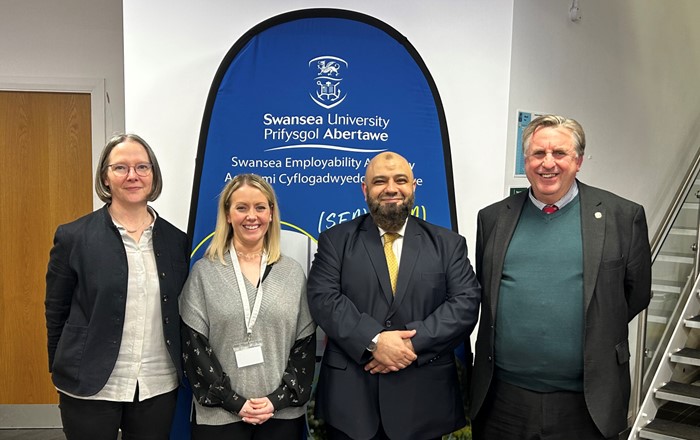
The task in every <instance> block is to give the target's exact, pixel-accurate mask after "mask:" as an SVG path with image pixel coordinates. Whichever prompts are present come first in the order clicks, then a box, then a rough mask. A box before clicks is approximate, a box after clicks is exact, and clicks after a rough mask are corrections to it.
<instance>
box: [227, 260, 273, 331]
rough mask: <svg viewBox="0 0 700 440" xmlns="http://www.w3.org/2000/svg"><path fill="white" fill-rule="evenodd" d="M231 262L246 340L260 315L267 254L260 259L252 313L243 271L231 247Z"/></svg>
mask: <svg viewBox="0 0 700 440" xmlns="http://www.w3.org/2000/svg"><path fill="white" fill-rule="evenodd" d="M229 253H230V255H231V262H232V263H233V271H234V272H235V273H236V282H237V283H238V292H239V293H240V294H241V302H242V303H243V318H244V322H245V329H246V333H247V334H248V338H250V335H251V334H252V333H253V326H254V325H255V321H257V319H258V314H259V313H260V305H261V304H262V297H263V285H262V277H263V275H264V274H265V268H266V267H267V252H263V254H262V258H261V259H260V282H259V283H258V293H257V295H255V301H254V303H253V312H252V313H251V311H250V299H248V289H247V288H246V286H245V280H244V279H243V271H242V270H241V264H240V263H239V262H238V257H237V256H236V249H235V248H234V247H233V246H231V251H230V252H229Z"/></svg>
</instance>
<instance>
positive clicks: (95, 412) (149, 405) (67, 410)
mask: <svg viewBox="0 0 700 440" xmlns="http://www.w3.org/2000/svg"><path fill="white" fill-rule="evenodd" d="M58 395H59V405H58V407H59V408H60V409H61V420H62V421H63V432H64V433H65V434H66V439H67V440H115V439H116V438H117V434H118V432H119V429H121V430H122V440H168V438H169V437H170V426H171V425H172V422H173V414H174V413H175V404H176V402H177V389H175V390H173V391H171V392H168V393H165V394H161V395H160V396H155V397H152V398H150V399H146V400H144V401H143V402H139V401H138V397H135V398H134V401H133V402H112V401H109V400H86V399H76V398H75V397H70V396H67V395H65V394H63V393H61V392H59V393H58ZM136 396H138V388H137V391H136Z"/></svg>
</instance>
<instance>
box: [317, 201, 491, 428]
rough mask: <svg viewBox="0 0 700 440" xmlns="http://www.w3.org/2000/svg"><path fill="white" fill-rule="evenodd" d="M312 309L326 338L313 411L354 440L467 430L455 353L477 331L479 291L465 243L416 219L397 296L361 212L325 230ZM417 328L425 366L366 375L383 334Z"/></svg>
mask: <svg viewBox="0 0 700 440" xmlns="http://www.w3.org/2000/svg"><path fill="white" fill-rule="evenodd" d="M307 291H308V297H309V308H310V310H311V314H312V315H313V317H314V319H315V320H316V322H317V323H318V325H319V326H320V327H321V328H322V329H323V330H324V331H325V333H326V334H327V335H328V344H327V346H326V350H325V353H324V356H323V362H322V365H321V371H320V377H319V380H318V387H317V397H316V410H317V412H316V413H317V415H318V416H319V417H320V418H322V419H324V420H325V422H326V423H328V424H330V425H331V426H333V427H335V428H337V429H339V430H341V431H343V432H345V433H346V434H347V435H349V436H350V437H352V438H354V439H367V438H370V437H372V436H373V435H374V434H375V433H376V432H377V430H378V428H379V423H380V421H381V423H382V426H383V428H384V431H385V432H386V433H387V434H388V435H389V437H390V438H434V437H438V436H440V435H442V434H445V433H449V432H452V431H454V430H457V429H459V428H460V427H462V426H464V424H465V423H466V421H465V417H464V407H463V401H462V398H461V396H460V390H459V384H458V380H457V370H456V364H455V358H454V354H453V350H454V349H455V347H456V346H457V345H458V344H459V343H461V342H462V341H463V340H464V339H465V337H468V335H469V334H470V333H471V331H472V330H473V328H474V326H475V324H476V320H477V314H478V307H479V300H480V295H481V290H480V288H479V285H478V283H477V281H476V275H475V273H474V271H473V270H472V267H471V264H470V262H469V259H468V258H467V245H466V241H465V240H464V237H461V236H460V235H458V234H457V233H455V232H452V231H450V230H447V229H445V228H441V227H438V226H435V225H431V224H429V223H426V222H424V221H422V220H419V219H417V218H415V217H409V219H408V223H407V225H406V230H405V236H404V239H403V250H402V253H401V260H400V267H399V275H398V280H397V286H396V295H395V296H392V293H391V282H390V280H389V270H388V268H387V264H386V259H385V257H384V251H383V246H382V241H381V238H380V236H379V230H378V228H377V226H376V225H375V223H374V221H373V220H372V217H371V216H370V215H364V216H362V217H359V218H356V219H355V220H353V221H351V222H347V223H342V224H340V225H337V226H335V227H333V228H331V229H329V230H327V231H325V232H323V233H322V234H321V235H320V237H319V241H318V252H317V253H316V257H315V259H314V262H313V265H312V267H311V271H310V273H309V280H308V286H307ZM405 329H415V330H416V335H415V336H414V337H413V339H412V340H411V341H412V343H413V347H414V349H415V351H416V354H417V355H418V359H417V360H416V361H415V362H413V364H411V365H410V366H409V367H407V368H405V369H403V370H400V371H398V372H392V373H387V374H376V375H372V374H370V373H368V372H366V371H364V369H363V368H364V365H365V364H366V363H367V362H368V361H369V359H370V353H369V352H368V351H367V347H368V345H369V343H370V341H371V340H372V338H373V337H374V336H375V335H377V334H378V333H380V332H382V331H384V330H405Z"/></svg>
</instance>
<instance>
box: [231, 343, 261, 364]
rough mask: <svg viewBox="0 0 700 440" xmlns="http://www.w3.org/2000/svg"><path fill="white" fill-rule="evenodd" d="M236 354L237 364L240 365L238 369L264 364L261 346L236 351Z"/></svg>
mask: <svg viewBox="0 0 700 440" xmlns="http://www.w3.org/2000/svg"><path fill="white" fill-rule="evenodd" d="M235 353H236V364H238V368H244V367H249V366H251V365H258V364H262V363H263V362H264V361H263V353H262V347H261V346H260V345H256V346H253V347H247V348H241V349H239V350H236V352H235Z"/></svg>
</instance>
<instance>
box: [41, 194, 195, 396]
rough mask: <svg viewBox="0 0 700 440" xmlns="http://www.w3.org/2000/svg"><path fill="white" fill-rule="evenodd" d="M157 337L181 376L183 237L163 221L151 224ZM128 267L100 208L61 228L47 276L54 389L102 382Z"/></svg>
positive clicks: (95, 387) (80, 392)
mask: <svg viewBox="0 0 700 440" xmlns="http://www.w3.org/2000/svg"><path fill="white" fill-rule="evenodd" d="M153 250H154V253H155V256H156V266H157V269H158V278H159V281H160V296H161V298H160V299H161V302H160V304H161V312H162V319H163V338H164V339H165V343H166V345H167V348H168V352H169V353H170V356H171V358H172V360H173V364H174V365H175V367H176V368H177V372H178V376H181V375H182V365H181V356H180V315H179V313H178V301H177V300H178V296H179V295H180V290H181V289H182V286H183V284H184V283H185V279H186V278H187V273H188V270H189V261H188V260H189V257H188V255H189V246H188V240H187V236H186V235H185V234H184V233H183V232H182V231H180V230H179V229H177V228H176V227H175V226H173V225H171V224H170V223H168V222H167V221H165V220H163V218H161V217H158V218H157V219H156V222H155V225H154V227H153ZM127 282H128V266H127V257H126V251H125V249H124V244H123V242H122V238H121V235H120V234H119V231H118V230H117V228H116V226H114V223H113V222H112V219H111V217H110V215H109V212H108V211H107V206H106V205H105V206H104V207H103V208H102V209H99V210H97V211H95V212H93V213H91V214H88V215H86V216H84V217H81V218H79V219H78V220H75V221H73V222H71V223H68V224H65V225H61V226H59V227H58V229H57V230H56V234H55V236H54V246H53V248H52V249H51V253H50V257H49V266H48V271H47V273H46V301H45V305H46V329H47V333H48V351H49V371H50V372H51V373H52V378H53V383H54V385H56V387H58V388H60V389H61V390H64V391H66V392H68V393H71V394H74V395H77V396H91V395H93V394H95V393H97V392H98V391H100V390H101V389H102V388H103V387H104V385H105V383H106V382H107V379H109V376H110V374H111V373H112V370H113V369H114V364H115V363H116V360H117V355H118V354H119V346H120V344H121V338H122V329H123V323H124V314H125V308H126V290H127Z"/></svg>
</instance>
